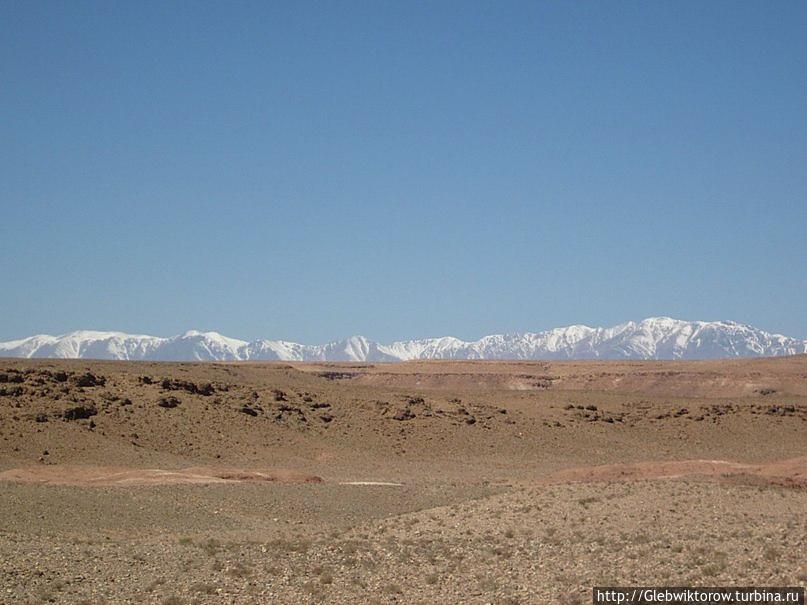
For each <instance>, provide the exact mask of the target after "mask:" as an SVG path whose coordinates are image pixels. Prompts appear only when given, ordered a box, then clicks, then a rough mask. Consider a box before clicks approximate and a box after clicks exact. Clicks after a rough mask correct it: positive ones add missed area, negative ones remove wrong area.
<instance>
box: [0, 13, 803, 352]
mask: <svg viewBox="0 0 807 605" xmlns="http://www.w3.org/2000/svg"><path fill="white" fill-rule="evenodd" d="M805 32H807V3H805V2H801V1H798V2H786V1H777V2H767V1H765V2H738V1H731V2H701V1H697V2H672V1H670V2H638V1H637V2H599V1H598V2H581V3H573V2H552V3H542V2H529V3H518V2H485V3H472V2H464V1H463V2H452V3H447V2H379V1H375V0H373V1H368V2H364V3H352V2H320V3H304V2H297V1H294V2H284V3H279V2H278V3H273V2H263V1H261V2H254V3H248V2H217V3H208V2H97V3H83V2H27V1H15V0H7V1H5V2H2V3H1V4H0V83H1V84H0V268H2V278H1V279H2V281H1V282H0V283H2V296H0V339H2V340H5V339H9V338H14V337H22V336H27V335H30V334H33V333H42V332H45V333H52V334H53V333H57V334H58V333H63V332H67V331H70V330H74V329H80V328H93V329H119V330H124V331H130V332H139V333H151V334H158V335H170V334H174V333H178V332H181V331H184V330H186V329H190V328H197V329H205V330H207V329H214V330H217V331H220V332H222V333H224V334H227V335H230V336H236V337H242V338H247V339H251V338H258V337H267V338H286V339H294V340H299V341H302V342H322V341H327V340H330V339H336V338H341V337H344V336H347V335H350V334H353V333H362V334H365V335H366V336H368V337H370V338H375V339H379V340H383V341H387V340H392V339H397V338H409V337H420V336H436V335H445V334H452V335H455V336H459V337H463V338H475V337H478V336H481V335H483V334H488V333H496V332H510V331H528V330H530V331H536V330H541V329H545V328H550V327H555V326H559V325H566V324H570V323H587V324H590V325H609V324H613V323H617V322H620V321H624V320H628V319H640V318H643V317H646V316H650V315H671V316H674V317H681V318H684V319H723V318H725V319H735V320H738V321H743V322H747V323H751V324H754V325H757V326H759V327H762V328H765V329H769V330H773V331H778V332H783V333H786V334H789V335H792V336H798V337H807V33H805Z"/></svg>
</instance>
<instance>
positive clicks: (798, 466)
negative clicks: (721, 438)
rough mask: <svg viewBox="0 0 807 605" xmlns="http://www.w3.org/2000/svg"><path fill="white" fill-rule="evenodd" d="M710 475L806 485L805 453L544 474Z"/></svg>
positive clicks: (557, 478)
mask: <svg viewBox="0 0 807 605" xmlns="http://www.w3.org/2000/svg"><path fill="white" fill-rule="evenodd" d="M691 476H700V477H711V478H715V479H720V480H728V481H735V482H736V481H739V482H743V483H760V482H761V483H767V484H776V485H786V486H790V487H807V456H803V457H799V458H791V459H789V460H781V461H778V462H766V463H760V464H745V463H741V462H730V461H727V460H665V461H657V462H636V463H632V464H604V465H600V466H585V467H580V468H571V469H565V470H562V471H557V472H555V473H552V474H550V475H548V476H546V477H545V478H544V480H543V481H545V482H547V483H573V482H586V483H587V482H593V481H638V480H643V479H678V478H681V477H691Z"/></svg>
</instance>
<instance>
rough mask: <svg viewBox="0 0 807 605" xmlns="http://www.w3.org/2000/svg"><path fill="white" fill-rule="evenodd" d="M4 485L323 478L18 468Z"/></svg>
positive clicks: (224, 471)
mask: <svg viewBox="0 0 807 605" xmlns="http://www.w3.org/2000/svg"><path fill="white" fill-rule="evenodd" d="M0 481H16V482H23V483H42V484H50V485H80V486H94V485H98V486H108V485H120V486H128V485H165V484H169V483H240V482H247V481H248V482H264V481H269V482H277V483H321V482H322V478H321V477H317V476H316V475H306V474H303V473H298V472H295V471H289V470H285V469H273V470H266V471H254V470H245V469H231V468H220V469H214V468H207V467H192V468H185V469H179V470H166V469H156V468H155V469H135V468H124V467H104V466H63V465H47V466H32V467H24V468H14V469H10V470H7V471H4V472H2V473H0Z"/></svg>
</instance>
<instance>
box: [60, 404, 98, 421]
mask: <svg viewBox="0 0 807 605" xmlns="http://www.w3.org/2000/svg"><path fill="white" fill-rule="evenodd" d="M97 413H98V410H97V409H96V408H95V406H92V405H89V406H84V405H77V406H76V407H73V408H69V409H67V410H65V411H64V414H63V416H64V419H65V420H85V419H87V418H90V417H91V416H95V415H96V414H97Z"/></svg>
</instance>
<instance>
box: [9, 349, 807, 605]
mask: <svg viewBox="0 0 807 605" xmlns="http://www.w3.org/2000/svg"><path fill="white" fill-rule="evenodd" d="M0 510H2V514H0V603H3V604H9V605H11V604H17V603H84V604H117V603H155V604H166V605H178V604H187V605H191V604H196V603H198V604H206V603H232V604H236V603H238V604H241V603H244V604H251V603H257V604H262V603H355V602H365V603H469V604H471V603H474V604H476V603H480V604H482V603H492V604H498V603H511V604H516V603H559V604H569V605H572V604H579V603H589V602H591V588H592V586H608V585H623V586H624V585H666V586H692V585H694V586H697V585H701V586H704V585H705V586H718V585H736V586H748V585H759V586H777V585H778V586H799V585H801V586H803V585H804V584H805V583H806V582H807V356H794V357H783V358H769V359H744V360H721V361H686V362H684V361H658V362H656V361H646V362H621V361H579V362H572V361H570V362H492V361H485V362H481V361H480V362H474V361H456V362H455V361H429V362H410V363H397V364H356V363H344V364H340V363H322V364H314V363H305V364H303V363H299V364H297V363H287V362H277V363H266V362H261V363H249V362H238V363H167V362H166V363H156V362H155V363H152V362H117V361H116V362H104V361H87V360H14V359H2V360H0Z"/></svg>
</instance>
